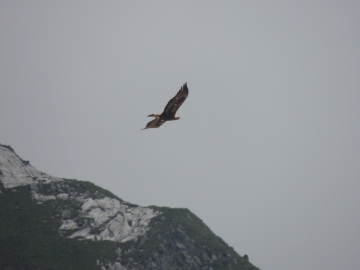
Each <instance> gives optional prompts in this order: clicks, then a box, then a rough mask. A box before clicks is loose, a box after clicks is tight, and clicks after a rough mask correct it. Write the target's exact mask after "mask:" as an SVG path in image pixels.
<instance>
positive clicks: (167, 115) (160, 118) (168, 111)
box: [142, 83, 189, 130]
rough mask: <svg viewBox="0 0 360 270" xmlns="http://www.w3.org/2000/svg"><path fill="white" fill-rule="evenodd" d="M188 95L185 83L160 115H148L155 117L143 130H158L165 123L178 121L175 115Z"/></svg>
mask: <svg viewBox="0 0 360 270" xmlns="http://www.w3.org/2000/svg"><path fill="white" fill-rule="evenodd" d="M188 95H189V89H188V87H187V83H184V85H183V86H182V87H181V88H180V90H179V92H177V94H176V95H175V97H173V98H172V99H170V100H169V102H168V104H166V106H165V109H164V111H163V112H162V113H161V114H150V115H148V117H155V119H154V120H152V121H150V122H149V123H147V125H146V127H145V128H143V129H142V130H144V129H147V128H158V127H160V126H161V125H162V124H164V123H165V122H166V121H172V120H178V119H180V117H179V116H177V115H175V113H176V111H177V110H178V109H179V108H180V106H181V104H183V103H184V101H185V99H186V98H187V96H188Z"/></svg>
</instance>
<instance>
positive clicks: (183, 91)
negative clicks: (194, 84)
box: [162, 83, 189, 118]
mask: <svg viewBox="0 0 360 270" xmlns="http://www.w3.org/2000/svg"><path fill="white" fill-rule="evenodd" d="M188 95H189V89H188V87H187V83H184V85H183V86H182V87H181V88H180V90H179V92H177V94H176V95H175V97H173V98H172V99H170V100H169V102H168V104H167V105H166V106H165V109H164V111H163V113H162V115H167V116H169V117H170V118H171V116H172V117H174V116H175V113H176V111H177V110H178V109H179V108H180V106H181V105H182V104H183V103H184V101H185V99H186V98H187V96H188Z"/></svg>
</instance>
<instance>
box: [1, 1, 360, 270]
mask: <svg viewBox="0 0 360 270" xmlns="http://www.w3.org/2000/svg"><path fill="white" fill-rule="evenodd" d="M0 37H1V41H0V92H1V95H0V127H1V129H0V142H1V143H3V144H9V145H11V146H12V147H13V148H14V149H15V150H16V152H17V153H18V154H19V155H20V156H21V157H22V158H23V159H29V160H30V162H31V164H32V165H34V166H35V167H36V168H37V169H39V170H41V171H43V172H46V173H49V174H52V175H54V176H58V177H64V178H76V179H79V180H88V181H91V182H94V183H95V184H97V185H99V186H101V187H104V188H106V189H109V190H111V191H112V192H113V193H114V194H116V195H117V196H119V197H120V198H122V199H124V200H126V201H130V202H132V203H136V204H139V205H142V206H147V205H158V206H170V207H183V208H185V207H186V208H189V209H190V210H191V211H192V212H194V213H195V214H196V215H198V216H199V217H200V218H201V219H203V220H204V222H205V223H206V224H208V225H209V226H210V228H211V229H212V230H213V231H214V232H215V233H216V234H217V235H219V236H220V237H222V238H223V239H224V240H225V241H226V242H227V243H228V244H229V245H230V246H233V247H234V248H235V250H236V251H237V252H238V253H239V254H241V255H244V254H248V255H249V258H250V261H251V262H252V263H254V264H255V265H256V266H258V267H260V268H262V269H264V270H265V269H266V270H278V269H286V270H287V269H292V270H303V269H329V270H330V269H334V270H335V269H336V270H338V269H360V257H359V254H360V210H359V209H360V207H359V206H360V199H359V198H360V195H359V194H360V51H359V50H360V1H356V0H354V1H305V0H302V1H136V2H135V1H64V0H62V1H6V0H2V1H0ZM185 82H187V83H188V87H189V91H190V93H189V97H188V99H187V100H186V102H185V103H184V104H183V105H182V107H181V108H180V110H179V111H178V115H180V117H181V118H182V120H180V121H175V122H169V123H166V124H164V125H163V126H162V127H161V128H159V129H151V130H145V131H140V129H141V128H143V127H145V125H146V123H147V122H148V121H149V120H150V118H147V117H146V116H147V115H148V114H151V113H161V112H162V110H163V108H164V107H165V105H166V103H167V102H168V100H169V99H170V98H172V97H173V96H174V95H175V94H176V92H177V91H178V90H179V89H180V87H181V85H182V84H183V83H185Z"/></svg>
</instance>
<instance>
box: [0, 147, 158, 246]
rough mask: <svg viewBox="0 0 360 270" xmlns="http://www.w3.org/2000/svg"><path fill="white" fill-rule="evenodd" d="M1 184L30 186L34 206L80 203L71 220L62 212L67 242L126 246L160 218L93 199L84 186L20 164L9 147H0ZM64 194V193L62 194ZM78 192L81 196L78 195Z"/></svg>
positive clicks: (102, 198) (112, 201) (66, 211)
mask: <svg viewBox="0 0 360 270" xmlns="http://www.w3.org/2000/svg"><path fill="white" fill-rule="evenodd" d="M0 172H1V174H0V180H1V183H2V184H3V186H4V187H5V188H14V187H18V186H24V185H29V188H30V194H31V196H32V198H33V200H34V201H35V202H37V203H44V202H46V201H51V200H65V201H66V200H69V201H73V202H74V203H76V204H78V203H81V210H80V211H76V215H75V216H74V217H72V215H71V210H70V209H64V210H62V211H61V213H60V216H61V218H62V219H63V222H62V224H61V226H60V227H59V228H58V229H59V230H60V232H64V231H67V232H70V233H71V234H70V235H67V237H69V238H79V239H90V240H109V241H114V242H126V241H130V240H133V239H136V238H137V237H139V236H142V235H144V234H145V233H146V231H147V230H148V229H149V228H148V225H149V222H150V220H151V219H152V218H153V217H155V216H157V215H159V214H160V213H159V212H155V211H154V210H153V209H151V208H146V207H129V206H128V205H126V204H124V203H121V202H120V200H118V199H115V198H110V197H106V196H104V195H101V194H100V196H99V194H93V195H96V196H95V197H96V198H92V197H94V196H92V195H91V194H90V193H89V192H87V190H86V186H85V185H84V184H78V187H79V189H74V188H71V187H69V185H68V184H67V181H65V180H64V179H61V178H57V177H54V176H51V175H48V174H46V173H43V172H40V171H38V170H37V169H35V168H34V167H33V166H31V165H30V162H28V161H23V160H22V159H21V158H20V157H18V156H17V155H16V153H15V152H14V150H13V149H12V148H11V147H9V146H3V145H0ZM65 190H66V191H67V192H64V191H65ZM79 190H80V192H79Z"/></svg>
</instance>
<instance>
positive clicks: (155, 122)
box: [142, 118, 166, 130]
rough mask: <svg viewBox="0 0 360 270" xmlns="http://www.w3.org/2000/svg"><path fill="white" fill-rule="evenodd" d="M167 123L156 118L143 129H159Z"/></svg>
mask: <svg viewBox="0 0 360 270" xmlns="http://www.w3.org/2000/svg"><path fill="white" fill-rule="evenodd" d="M165 122H166V121H165V120H163V119H160V118H156V119H154V120H152V121H150V122H149V123H147V125H146V127H145V128H143V129H147V128H158V127H160V126H161V125H162V124H164V123H165ZM143 129H142V130H143Z"/></svg>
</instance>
